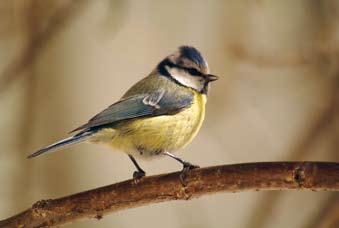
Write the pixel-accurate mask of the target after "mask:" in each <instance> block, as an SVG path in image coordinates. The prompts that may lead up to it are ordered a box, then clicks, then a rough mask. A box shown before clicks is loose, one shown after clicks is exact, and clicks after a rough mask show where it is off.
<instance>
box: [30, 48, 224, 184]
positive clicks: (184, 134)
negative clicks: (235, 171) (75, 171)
mask: <svg viewBox="0 0 339 228" xmlns="http://www.w3.org/2000/svg"><path fill="white" fill-rule="evenodd" d="M217 79H218V76H216V75H212V74H210V73H209V67H208V63H207V62H206V60H205V59H204V57H203V56H202V54H201V53H200V51H198V50H197V49H196V48H195V47H193V46H180V47H179V48H178V49H177V50H176V51H175V52H174V53H172V54H171V55H168V56H167V57H165V58H164V59H163V60H162V61H161V62H160V63H159V64H158V65H157V66H156V67H155V69H154V70H153V71H151V73H150V74H149V75H148V76H147V77H145V78H143V79H141V80H140V81H138V82H137V83H136V84H134V85H133V86H132V87H131V88H130V89H129V90H128V91H127V92H126V93H125V94H124V95H123V96H122V98H121V99H120V100H118V101H117V102H116V103H114V104H112V105H110V106H109V107H107V108H106V109H104V110H103V111H101V112H99V113H98V114H97V115H95V116H94V117H93V118H91V119H90V120H89V121H88V122H87V123H85V124H83V125H81V126H80V127H78V128H76V129H75V130H73V131H71V132H70V133H74V135H73V136H71V137H68V138H66V139H63V140H61V141H59V142H56V143H54V144H51V145H49V146H47V147H45V148H42V149H40V150H38V151H36V152H35V153H33V154H31V155H29V156H28V158H33V157H36V156H38V155H41V154H45V153H47V152H52V151H57V150H60V149H65V148H67V147H70V146H73V145H76V144H79V143H82V142H91V143H96V144H104V145H108V146H109V147H111V148H113V149H116V150H119V151H122V152H124V153H126V154H127V155H128V156H129V158H130V159H131V161H132V162H133V164H134V166H135V168H136V171H135V172H134V173H133V179H134V180H136V181H137V180H139V179H141V178H143V177H144V176H145V174H146V172H145V171H144V170H143V169H142V168H141V167H140V165H139V164H138V163H137V160H136V158H138V159H152V158H157V157H164V156H168V157H171V158H173V159H175V160H177V161H178V162H180V163H181V164H182V165H183V169H182V172H181V175H180V179H181V180H182V179H183V178H184V177H185V175H186V173H187V172H188V171H189V170H191V169H194V168H198V166H196V165H193V164H191V163H190V162H187V161H185V160H183V159H181V158H179V157H178V156H176V155H174V154H173V153H174V152H176V151H178V150H180V149H183V148H184V147H185V146H187V145H188V144H189V143H190V142H191V141H192V140H193V138H194V137H195V136H196V135H197V133H198V131H199V129H200V127H201V125H202V122H203V120H204V118H205V104H206V101H207V96H208V92H209V90H210V83H211V82H213V81H216V80H217Z"/></svg>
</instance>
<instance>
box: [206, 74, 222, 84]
mask: <svg viewBox="0 0 339 228" xmlns="http://www.w3.org/2000/svg"><path fill="white" fill-rule="evenodd" d="M206 77H207V81H208V82H213V81H216V80H218V79H219V77H218V76H216V75H213V74H207V75H206Z"/></svg>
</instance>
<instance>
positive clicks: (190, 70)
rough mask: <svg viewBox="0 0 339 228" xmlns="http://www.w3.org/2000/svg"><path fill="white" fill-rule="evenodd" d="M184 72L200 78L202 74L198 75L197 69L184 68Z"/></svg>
mask: <svg viewBox="0 0 339 228" xmlns="http://www.w3.org/2000/svg"><path fill="white" fill-rule="evenodd" d="M185 70H186V71H187V72H188V73H190V74H191V75H194V76H202V73H200V72H199V71H198V70H197V69H195V68H185Z"/></svg>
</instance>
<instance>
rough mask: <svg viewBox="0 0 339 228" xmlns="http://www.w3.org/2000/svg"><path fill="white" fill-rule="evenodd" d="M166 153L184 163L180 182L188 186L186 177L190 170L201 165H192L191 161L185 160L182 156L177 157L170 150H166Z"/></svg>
mask: <svg viewBox="0 0 339 228" xmlns="http://www.w3.org/2000/svg"><path fill="white" fill-rule="evenodd" d="M164 154H165V155H167V156H169V157H171V158H174V159H175V160H177V161H178V162H180V163H181V164H182V165H183V169H182V171H181V174H180V182H181V183H182V185H184V186H186V183H185V178H186V175H187V173H188V171H190V170H191V169H197V168H199V166H197V165H192V164H191V163H189V162H187V161H184V160H182V159H181V158H178V157H176V156H175V155H173V154H171V153H169V152H164Z"/></svg>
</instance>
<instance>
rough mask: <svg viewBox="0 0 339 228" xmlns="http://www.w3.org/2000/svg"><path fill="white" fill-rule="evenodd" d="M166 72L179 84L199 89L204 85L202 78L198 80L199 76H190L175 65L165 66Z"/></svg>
mask: <svg viewBox="0 0 339 228" xmlns="http://www.w3.org/2000/svg"><path fill="white" fill-rule="evenodd" d="M165 67H166V69H167V71H168V73H169V74H170V75H171V76H172V77H173V78H174V79H175V80H177V81H178V82H179V83H180V84H182V85H184V86H187V87H190V88H193V89H196V90H198V91H201V90H202V89H203V87H204V82H203V80H199V79H200V78H199V77H196V76H192V75H190V74H189V73H187V72H186V71H185V70H181V69H178V68H175V67H172V68H171V67H168V66H165Z"/></svg>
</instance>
